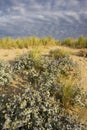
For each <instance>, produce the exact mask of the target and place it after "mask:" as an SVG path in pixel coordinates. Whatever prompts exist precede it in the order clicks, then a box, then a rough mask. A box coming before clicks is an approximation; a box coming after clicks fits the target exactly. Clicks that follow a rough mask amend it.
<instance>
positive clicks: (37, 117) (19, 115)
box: [0, 86, 87, 130]
mask: <svg viewBox="0 0 87 130" xmlns="http://www.w3.org/2000/svg"><path fill="white" fill-rule="evenodd" d="M2 104H3V102H2ZM2 113H3V114H2ZM1 116H2V117H1ZM0 119H2V120H1V126H0V127H1V130H2V129H3V130H7V129H9V130H20V129H22V130H41V129H43V130H46V129H48V130H61V129H62V130H75V129H76V130H80V129H81V130H86V128H87V126H86V125H84V124H81V123H80V122H79V121H78V120H77V117H76V116H72V115H70V114H68V113H67V112H66V111H65V109H64V108H62V107H60V103H59V102H58V101H56V100H55V98H54V97H53V96H50V92H49V90H48V89H47V88H45V89H42V90H41V89H40V90H38V89H33V87H30V86H27V89H26V90H25V92H24V93H23V94H21V95H18V96H14V97H13V99H11V100H8V102H6V103H5V101H4V107H3V108H2V109H1V111H0Z"/></svg>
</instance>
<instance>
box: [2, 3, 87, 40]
mask: <svg viewBox="0 0 87 130" xmlns="http://www.w3.org/2000/svg"><path fill="white" fill-rule="evenodd" d="M79 35H84V36H87V0H0V38H2V37H7V36H9V37H24V36H26V37H28V36H38V37H44V36H53V37H54V38H56V39H64V38H66V37H78V36H79Z"/></svg>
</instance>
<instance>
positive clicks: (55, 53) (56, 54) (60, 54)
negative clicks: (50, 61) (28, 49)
mask: <svg viewBox="0 0 87 130" xmlns="http://www.w3.org/2000/svg"><path fill="white" fill-rule="evenodd" d="M49 55H50V56H51V57H53V58H55V59H59V58H64V57H66V56H67V53H66V52H64V51H62V50H60V49H56V50H51V51H50V52H49Z"/></svg>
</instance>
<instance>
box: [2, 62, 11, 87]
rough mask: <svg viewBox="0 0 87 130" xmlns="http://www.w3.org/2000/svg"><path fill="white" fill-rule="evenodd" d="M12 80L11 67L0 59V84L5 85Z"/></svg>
mask: <svg viewBox="0 0 87 130" xmlns="http://www.w3.org/2000/svg"><path fill="white" fill-rule="evenodd" d="M11 82H12V69H11V66H10V64H8V63H7V62H3V61H0V85H1V86H5V85H8V84H9V83H11Z"/></svg>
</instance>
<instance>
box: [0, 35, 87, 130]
mask: <svg viewBox="0 0 87 130" xmlns="http://www.w3.org/2000/svg"><path fill="white" fill-rule="evenodd" d="M41 46H43V49H45V48H44V47H47V46H52V47H53V46H60V47H61V46H68V47H71V48H75V49H76V48H78V49H84V48H85V51H86V49H87V38H86V37H83V36H80V37H79V38H77V39H72V38H67V39H65V40H62V41H60V40H59V41H58V40H55V39H53V38H51V37H48V38H41V39H40V38H37V37H31V38H22V39H20V38H17V39H12V38H3V39H1V40H0V49H14V48H15V49H16V48H20V49H22V48H27V49H28V50H29V48H30V47H32V48H33V49H32V50H29V51H27V52H26V53H25V54H23V55H20V56H17V57H16V58H15V59H13V60H7V61H4V60H0V130H86V129H87V122H86V120H85V121H84V120H80V118H79V117H80V115H79V111H80V110H81V109H82V108H83V109H87V91H84V89H83V88H82V86H81V84H80V82H79V81H80V78H81V77H80V70H79V67H78V64H77V63H76V62H75V61H73V60H72V58H71V57H70V53H68V52H66V51H62V50H61V49H58V48H56V49H53V50H52V49H51V50H50V51H49V52H48V53H43V51H44V50H43V49H42V48H41ZM80 52H81V50H80ZM80 52H79V51H78V54H80ZM83 53H84V52H83ZM78 54H76V55H78ZM81 56H84V55H81ZM84 57H86V55H85V56H84Z"/></svg>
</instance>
